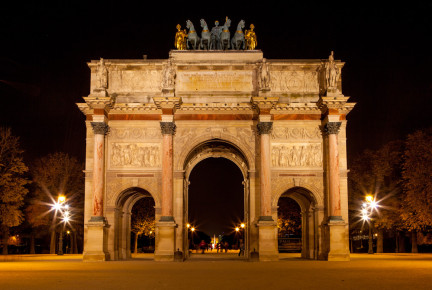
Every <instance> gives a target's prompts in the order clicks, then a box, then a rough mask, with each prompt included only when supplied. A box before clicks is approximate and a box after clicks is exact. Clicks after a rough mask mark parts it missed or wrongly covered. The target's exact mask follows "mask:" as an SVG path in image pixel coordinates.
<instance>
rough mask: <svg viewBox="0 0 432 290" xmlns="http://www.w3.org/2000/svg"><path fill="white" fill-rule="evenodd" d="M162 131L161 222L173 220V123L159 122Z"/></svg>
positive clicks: (174, 126)
mask: <svg viewBox="0 0 432 290" xmlns="http://www.w3.org/2000/svg"><path fill="white" fill-rule="evenodd" d="M160 125H161V130H162V138H163V139H162V215H161V221H172V220H173V135H174V132H175V128H176V125H175V124H174V122H161V123H160Z"/></svg>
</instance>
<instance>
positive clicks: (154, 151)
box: [110, 143, 161, 168]
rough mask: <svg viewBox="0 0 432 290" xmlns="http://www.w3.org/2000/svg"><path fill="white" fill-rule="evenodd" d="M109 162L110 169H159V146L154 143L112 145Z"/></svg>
mask: <svg viewBox="0 0 432 290" xmlns="http://www.w3.org/2000/svg"><path fill="white" fill-rule="evenodd" d="M110 161H111V162H110V165H111V167H122V168H142V167H149V168H154V167H160V166H161V145H160V144H156V143H112V144H111V154H110Z"/></svg>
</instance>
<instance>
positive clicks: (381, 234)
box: [377, 229, 384, 253]
mask: <svg viewBox="0 0 432 290" xmlns="http://www.w3.org/2000/svg"><path fill="white" fill-rule="evenodd" d="M383 252H384V230H383V229H379V230H378V239H377V253H383Z"/></svg>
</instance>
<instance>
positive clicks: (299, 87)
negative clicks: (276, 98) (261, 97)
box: [270, 71, 319, 93]
mask: <svg viewBox="0 0 432 290" xmlns="http://www.w3.org/2000/svg"><path fill="white" fill-rule="evenodd" d="M270 87H271V90H272V91H273V92H287V93H318V92H319V84H318V72H317V71H271V84H270Z"/></svg>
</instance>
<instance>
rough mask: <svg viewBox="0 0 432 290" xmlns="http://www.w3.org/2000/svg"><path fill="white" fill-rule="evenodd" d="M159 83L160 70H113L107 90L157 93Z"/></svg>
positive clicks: (159, 86) (160, 77)
mask: <svg viewBox="0 0 432 290" xmlns="http://www.w3.org/2000/svg"><path fill="white" fill-rule="evenodd" d="M161 81H162V73H161V71H160V70H113V71H111V72H110V80H109V89H110V91H112V92H159V91H160V89H161Z"/></svg>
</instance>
